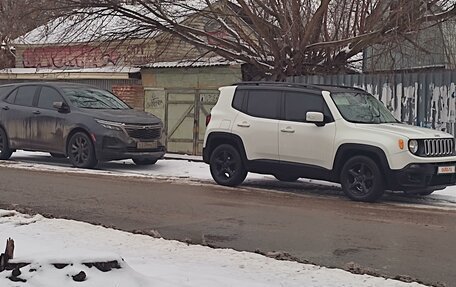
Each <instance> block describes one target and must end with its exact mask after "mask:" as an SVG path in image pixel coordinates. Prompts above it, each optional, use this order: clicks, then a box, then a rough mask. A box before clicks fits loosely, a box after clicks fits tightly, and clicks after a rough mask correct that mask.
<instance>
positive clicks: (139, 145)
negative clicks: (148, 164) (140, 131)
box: [136, 141, 157, 149]
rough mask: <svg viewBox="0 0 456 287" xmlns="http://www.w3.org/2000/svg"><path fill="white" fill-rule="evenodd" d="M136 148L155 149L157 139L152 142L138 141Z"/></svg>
mask: <svg viewBox="0 0 456 287" xmlns="http://www.w3.org/2000/svg"><path fill="white" fill-rule="evenodd" d="M136 148H137V149H155V148H157V141H153V142H138V143H137V144H136Z"/></svg>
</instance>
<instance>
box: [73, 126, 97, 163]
mask: <svg viewBox="0 0 456 287" xmlns="http://www.w3.org/2000/svg"><path fill="white" fill-rule="evenodd" d="M67 153H68V158H69V159H70V162H71V164H72V165H73V166H75V167H80V168H93V167H95V166H96V165H97V163H98V161H97V158H96V155H95V148H94V146H93V143H92V140H91V139H90V138H89V136H88V135H87V134H86V133H83V132H77V133H75V134H74V135H73V136H72V137H71V138H70V140H69V141H68V147H67Z"/></svg>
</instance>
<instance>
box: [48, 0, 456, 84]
mask: <svg viewBox="0 0 456 287" xmlns="http://www.w3.org/2000/svg"><path fill="white" fill-rule="evenodd" d="M130 2H134V5H131V4H129V5H127V4H125V1H115V0H95V1H86V0H61V1H59V4H60V5H61V7H58V8H59V9H60V8H62V7H63V8H64V10H63V12H62V11H60V12H61V16H62V17H61V18H60V19H59V20H58V21H56V22H53V23H52V24H51V25H50V26H49V27H48V28H46V29H45V30H43V31H42V32H43V36H45V35H44V34H46V33H49V32H50V31H55V30H59V29H60V30H62V31H64V33H60V35H64V36H63V37H65V39H66V40H69V39H73V40H74V41H81V40H84V41H88V40H91V41H95V40H96V41H125V40H131V39H137V38H145V37H152V36H156V35H157V33H164V34H166V35H170V36H172V37H177V38H178V39H180V40H181V41H185V42H186V43H189V44H191V45H192V46H194V47H197V48H198V49H200V50H201V51H204V52H203V54H216V55H220V56H223V57H225V58H227V59H230V60H240V61H243V62H245V63H247V64H248V66H249V67H250V71H251V72H252V73H253V74H255V75H257V77H259V78H269V79H274V80H283V79H284V78H285V77H287V76H290V75H302V74H323V73H337V72H344V71H347V70H349V69H350V68H349V67H350V63H351V62H354V61H359V60H360V59H359V57H356V56H357V55H359V53H360V52H362V51H363V50H364V49H366V48H367V47H369V46H372V45H376V44H388V45H385V46H386V47H388V46H392V45H390V44H391V43H401V41H404V40H407V39H410V38H412V37H411V35H414V34H416V33H417V32H419V31H420V30H422V29H425V28H426V27H429V26H432V25H437V24H439V23H441V22H444V21H447V20H448V19H451V18H454V17H455V16H456V3H455V0H427V1H425V0H321V1H315V0H219V1H215V0H191V1H183V0H136V1H130Z"/></svg>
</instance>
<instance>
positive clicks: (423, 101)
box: [288, 70, 456, 135]
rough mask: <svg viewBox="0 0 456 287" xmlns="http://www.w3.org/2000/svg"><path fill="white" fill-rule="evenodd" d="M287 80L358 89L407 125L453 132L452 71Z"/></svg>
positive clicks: (454, 78)
mask: <svg viewBox="0 0 456 287" xmlns="http://www.w3.org/2000/svg"><path fill="white" fill-rule="evenodd" d="M288 80H289V81H292V82H296V83H305V84H331V85H343V86H352V87H359V88H362V89H364V90H366V91H368V92H369V93H371V94H373V95H374V96H375V97H376V98H378V99H379V100H381V101H382V102H383V103H384V104H385V106H386V107H387V108H388V109H389V110H390V111H391V112H392V113H393V114H394V116H395V117H396V118H397V119H399V120H401V121H402V122H406V123H409V124H414V125H418V126H423V127H429V128H433V129H437V130H442V131H447V132H450V133H452V134H453V135H456V130H455V120H456V114H455V110H456V99H455V95H456V94H455V92H456V70H455V71H450V70H446V71H430V72H422V73H394V74H360V75H330V76H296V77H290V78H289V79H288Z"/></svg>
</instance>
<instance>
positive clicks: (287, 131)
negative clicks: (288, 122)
mask: <svg viewBox="0 0 456 287" xmlns="http://www.w3.org/2000/svg"><path fill="white" fill-rule="evenodd" d="M280 131H281V132H283V133H290V134H293V133H294V132H295V130H294V129H293V128H292V127H286V128H284V129H281V130H280Z"/></svg>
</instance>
